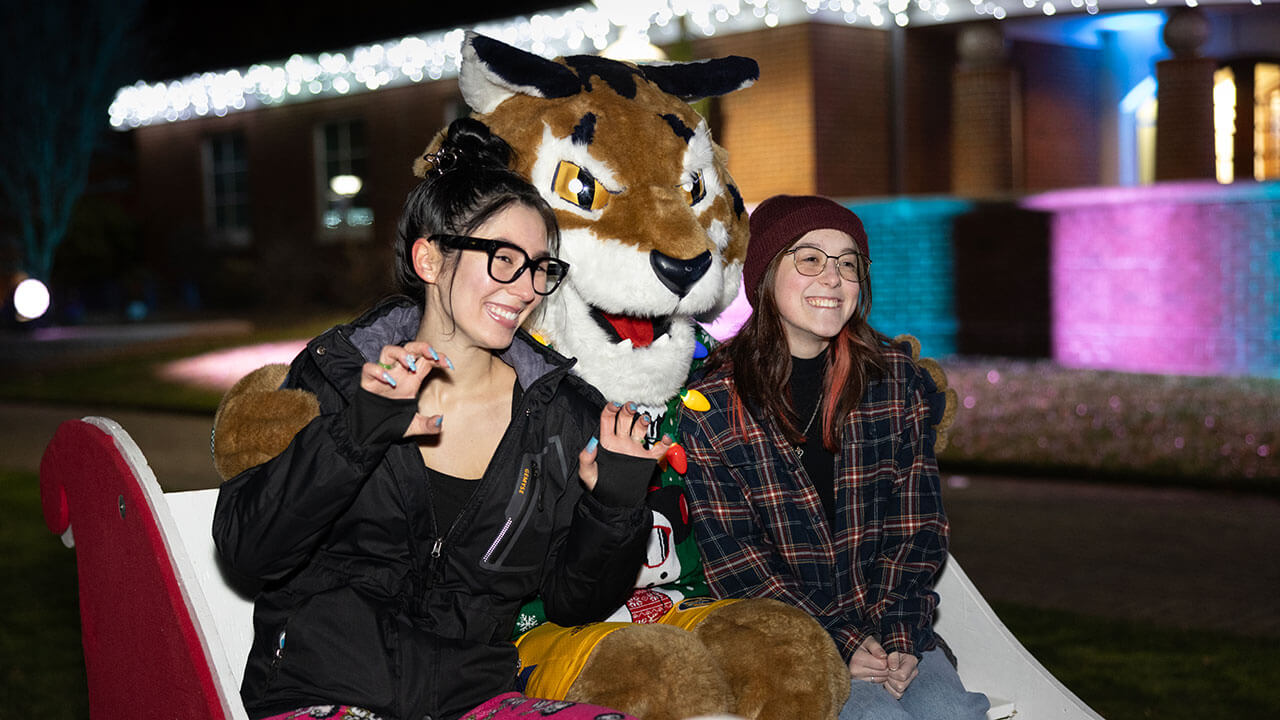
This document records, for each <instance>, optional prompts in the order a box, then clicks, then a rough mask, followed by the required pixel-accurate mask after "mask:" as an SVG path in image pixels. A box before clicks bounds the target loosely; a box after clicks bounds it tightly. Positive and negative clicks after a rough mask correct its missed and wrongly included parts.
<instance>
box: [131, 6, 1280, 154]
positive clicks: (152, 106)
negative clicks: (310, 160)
mask: <svg viewBox="0 0 1280 720" xmlns="http://www.w3.org/2000/svg"><path fill="white" fill-rule="evenodd" d="M1069 1H1070V2H1071V4H1072V6H1073V7H1075V8H1079V7H1080V2H1081V0H1069ZM1160 1H1161V0H1146V3H1147V4H1148V5H1155V4H1156V3H1157V2H1160ZM1163 1H1164V3H1165V4H1182V3H1185V4H1187V5H1190V6H1192V7H1194V6H1195V5H1196V4H1198V2H1199V0H1163ZM1253 2H1254V3H1255V4H1258V3H1259V2H1260V0H1253ZM1004 3H1009V7H1008V8H1006V6H1005V5H1004ZM966 5H967V6H968V10H969V11H970V12H972V13H973V14H974V15H978V16H983V15H985V16H990V17H993V18H995V19H997V20H1001V19H1004V18H1005V17H1007V16H1008V15H1009V14H1010V12H1011V11H1013V12H1017V13H1018V14H1026V13H1031V12H1040V13H1043V14H1044V15H1053V14H1055V13H1056V12H1058V8H1057V7H1056V6H1055V5H1054V3H1053V2H1041V0H1021V2H1020V1H1019V0H970V2H969V3H967V4H966V3H958V6H959V7H965V6H966ZM1084 7H1085V10H1086V11H1087V12H1088V13H1089V14H1091V15H1092V14H1097V12H1098V10H1099V9H1098V6H1097V2H1096V0H1084ZM676 18H683V19H684V20H685V21H686V24H687V27H688V29H689V31H691V32H693V33H694V34H696V35H701V36H704V37H710V36H713V35H716V34H717V33H719V34H731V33H738V32H747V31H751V30H760V29H763V28H772V27H777V26H779V25H789V24H795V23H805V22H813V21H815V20H816V21H821V22H832V23H845V24H857V25H864V24H870V25H871V26H873V27H886V26H891V25H896V26H898V27H906V26H908V25H909V24H910V23H912V22H916V23H921V22H923V23H928V22H946V21H948V20H954V19H956V18H955V17H953V16H952V8H951V5H950V4H949V3H948V2H947V0H595V4H584V5H579V6H577V7H574V8H569V9H566V10H564V11H560V12H558V13H556V14H546V13H538V14H535V15H533V16H532V17H528V18H526V17H515V18H509V19H507V20H502V21H495V22H490V23H481V24H477V25H474V26H472V27H471V28H470V29H473V30H475V31H476V32H479V33H482V34H484V35H489V36H491V37H494V38H497V39H498V40H501V41H503V42H505V43H507V44H510V45H514V46H516V47H520V48H524V49H526V50H529V51H530V52H533V53H535V54H537V55H541V56H543V57H547V58H552V57H556V56H559V55H573V54H582V53H595V52H599V51H601V50H603V49H604V48H606V47H607V46H608V45H609V44H611V43H613V42H614V41H616V40H618V38H619V37H621V35H622V33H623V32H624V31H625V32H628V33H631V32H639V33H641V34H643V35H646V36H648V38H649V41H650V42H651V43H653V44H655V45H662V44H668V43H672V42H675V41H677V40H679V39H680V33H681V32H682V29H681V23H676V22H672V20H674V19H676ZM464 36H465V33H464V30H463V29H462V28H457V29H453V30H447V31H439V32H433V33H428V34H423V35H415V36H409V37H404V38H400V39H399V40H389V41H386V42H380V43H373V44H370V45H365V46H361V47H357V48H354V49H352V50H350V51H348V52H333V53H328V52H325V53H320V54H319V55H316V56H311V55H293V56H291V57H290V58H288V59H287V60H285V61H284V62H283V63H278V64H271V63H258V64H254V65H251V66H250V67H248V68H246V69H234V70H227V71H224V72H206V73H201V74H198V75H190V76H188V77H186V78H185V79H182V80H172V81H167V82H157V83H146V82H143V81H139V82H137V83H135V84H133V85H130V86H127V87H123V88H120V89H119V90H118V91H117V92H116V96H115V100H114V101H113V102H112V103H111V106H110V108H109V110H108V119H109V121H110V123H111V126H112V127H113V128H116V129H118V130H129V129H132V128H136V127H140V126H143V125H151V124H154V123H161V122H178V121H182V120H188V119H191V118H196V117H207V116H209V115H215V116H218V117H223V116H225V115H227V114H229V113H234V112H238V111H242V110H252V109H255V108H260V107H265V106H271V105H277V104H282V103H288V102H301V101H307V100H313V99H318V98H323V97H333V96H340V95H347V94H352V93H359V92H368V91H373V90H379V89H382V88H388V87H397V86H401V85H408V84H413V83H420V82H429V81H434V80H440V79H442V78H448V77H456V76H457V74H458V66H459V63H460V61H461V46H462V40H463V38H464Z"/></svg>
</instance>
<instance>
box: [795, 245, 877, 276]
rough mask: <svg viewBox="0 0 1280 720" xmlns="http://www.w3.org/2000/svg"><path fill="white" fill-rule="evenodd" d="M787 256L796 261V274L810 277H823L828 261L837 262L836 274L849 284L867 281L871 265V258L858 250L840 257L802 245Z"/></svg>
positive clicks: (842, 254) (844, 253) (841, 254)
mask: <svg viewBox="0 0 1280 720" xmlns="http://www.w3.org/2000/svg"><path fill="white" fill-rule="evenodd" d="M785 254H787V255H790V256H791V259H792V260H794V261H795V263H796V272H798V273H800V274H801V275H807V276H809V277H813V276H814V275H821V274H822V271H823V270H826V269H827V260H835V261H836V272H838V273H840V277H842V278H844V279H845V280H847V281H849V282H862V281H864V280H866V278H867V266H868V265H870V264H871V258H869V257H867V256H866V255H863V254H862V253H860V252H858V251H856V250H850V251H849V252H843V253H840V254H839V255H828V254H826V253H825V252H823V251H821V250H819V249H818V248H816V247H813V246H811V245H801V246H800V247H798V248H795V249H792V250H788V251H787V252H786V253H785Z"/></svg>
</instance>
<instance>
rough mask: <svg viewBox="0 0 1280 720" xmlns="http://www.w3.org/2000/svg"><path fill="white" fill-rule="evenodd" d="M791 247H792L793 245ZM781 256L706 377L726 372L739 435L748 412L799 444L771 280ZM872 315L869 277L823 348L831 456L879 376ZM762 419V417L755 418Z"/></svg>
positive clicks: (825, 428)
mask: <svg viewBox="0 0 1280 720" xmlns="http://www.w3.org/2000/svg"><path fill="white" fill-rule="evenodd" d="M793 244H794V243H793ZM784 255H785V253H782V252H779V253H778V254H777V255H775V256H774V258H773V260H772V261H771V262H770V263H769V266H768V267H767V268H766V269H765V272H764V276H763V277H762V279H761V281H760V286H759V287H760V292H759V294H758V296H757V300H756V305H755V311H754V312H752V313H751V317H749V318H748V319H747V322H746V323H745V324H743V326H742V328H741V329H740V330H738V334H737V335H735V336H734V337H732V338H730V339H729V340H728V341H727V342H725V343H724V344H723V345H721V346H720V347H718V348H716V349H715V351H714V352H712V354H711V357H710V358H708V360H707V374H708V375H710V374H713V373H715V372H717V371H722V372H728V373H730V374H731V375H732V377H733V383H734V385H735V386H736V388H737V393H736V394H735V396H734V400H733V402H734V407H733V410H732V412H731V416H732V417H733V418H734V420H733V423H734V426H735V428H737V429H738V432H739V434H741V433H742V432H743V427H744V425H743V420H744V418H745V417H746V413H747V412H748V409H747V408H748V407H750V408H752V409H753V410H754V411H756V412H759V413H762V414H763V415H764V417H771V418H774V419H776V421H777V423H778V426H779V428H780V429H781V430H782V434H783V435H784V436H785V437H786V438H787V440H789V441H790V442H792V443H795V444H801V443H803V442H804V434H803V433H802V432H800V430H799V429H798V426H799V422H797V421H798V420H799V418H798V416H797V414H796V410H795V403H794V402H793V399H792V397H791V390H790V387H789V386H790V381H791V352H790V349H789V346H788V345H787V336H786V332H785V331H784V330H783V328H782V315H781V313H780V312H779V311H778V302H777V299H776V298H774V291H773V288H774V278H775V277H776V276H777V273H778V265H779V263H780V262H781V259H782V258H783V257H784ZM870 312H871V278H870V275H868V276H867V278H866V279H865V280H864V281H863V282H861V283H859V284H858V306H857V308H855V309H854V311H853V315H852V316H850V318H849V321H848V322H847V323H845V326H844V327H843V328H841V329H840V332H839V334H837V335H836V336H835V337H834V338H832V340H831V344H830V345H829V346H828V348H827V365H826V372H825V373H824V374H823V381H822V398H821V402H822V445H823V447H825V448H826V449H827V450H829V451H830V452H833V453H834V452H838V451H839V448H840V426H841V424H842V423H843V421H844V418H845V417H847V416H848V415H849V413H851V412H853V410H854V409H855V408H857V406H858V403H859V402H861V400H862V393H863V391H864V390H865V389H866V387H867V383H868V382H869V381H870V380H871V379H872V378H874V377H876V376H877V375H878V374H880V373H882V372H884V370H885V368H886V363H885V359H884V350H885V348H886V347H888V344H889V339H888V338H887V337H885V336H884V335H882V334H880V333H879V332H877V331H876V329H875V328H873V327H871V325H870V324H869V323H868V322H867V314H868V313H870ZM760 419H763V418H760Z"/></svg>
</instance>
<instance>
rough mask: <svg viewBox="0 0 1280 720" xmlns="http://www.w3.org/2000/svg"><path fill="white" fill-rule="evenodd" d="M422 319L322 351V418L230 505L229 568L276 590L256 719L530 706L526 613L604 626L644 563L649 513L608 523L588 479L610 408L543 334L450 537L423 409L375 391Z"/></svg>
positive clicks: (379, 324) (255, 659)
mask: <svg viewBox="0 0 1280 720" xmlns="http://www.w3.org/2000/svg"><path fill="white" fill-rule="evenodd" d="M418 318H419V312H418V309H417V308H416V307H415V306H414V305H413V304H412V303H411V302H409V301H408V300H405V299H401V300H396V301H392V302H389V303H384V304H383V305H380V306H379V307H377V308H375V309H373V310H371V311H370V312H369V313H367V314H365V315H364V316H363V317H361V318H360V319H359V320H357V321H356V322H354V323H352V324H351V325H346V326H340V327H337V328H334V329H333V330H330V331H328V332H327V333H325V334H324V335H321V336H320V337H319V338H316V339H315V340H313V341H312V342H311V343H310V344H309V345H308V346H307V349H306V350H305V351H303V352H302V353H301V354H299V356H298V357H297V358H296V359H295V360H294V361H293V365H292V368H291V370H290V373H289V378H288V380H286V386H288V387H298V388H303V389H306V390H310V391H312V392H314V393H316V395H317V396H318V397H319V400H320V407H321V415H320V417H318V418H316V419H315V420H313V421H312V422H311V423H310V424H309V425H307V426H306V427H305V428H304V429H303V430H302V431H301V432H299V433H298V435H297V436H296V437H295V438H294V440H293V442H292V444H290V445H289V447H288V449H287V450H285V451H284V452H283V453H282V454H281V455H279V456H278V457H276V458H275V459H273V460H271V461H269V462H267V463H265V464H263V465H260V466H258V467H256V468H252V469H250V470H247V471H245V472H244V473H242V474H241V475H239V476H237V477H235V478H233V479H231V480H229V481H228V482H227V483H226V484H224V485H223V486H222V489H221V492H220V494H219V496H218V506H217V511H216V514H215V516H214V525H213V533H214V538H215V540H216V542H217V546H218V549H219V551H220V552H221V553H222V556H223V558H224V559H226V560H227V561H228V562H229V563H230V564H231V565H232V566H233V567H234V568H235V569H236V570H238V571H240V572H242V573H245V574H247V575H249V576H251V577H255V578H259V579H261V580H263V581H264V582H265V586H264V589H263V590H262V592H261V593H260V594H259V595H258V597H257V600H256V604H255V608H254V633H255V638H254V643H253V648H252V650H251V651H250V655H249V661H248V665H247V668H246V670H245V676H244V684H243V686H242V688H241V694H242V695H243V697H244V701H245V706H246V707H247V709H248V710H249V713H250V715H252V716H255V717H257V716H263V715H269V714H272V713H277V712H283V711H286V710H289V709H292V708H297V707H301V706H306V705H313V704H327V703H345V704H351V705H358V706H361V707H365V708H368V709H370V710H373V711H376V712H378V713H380V714H383V715H385V716H386V717H389V718H399V719H400V720H422V719H423V718H432V719H437V720H439V719H443V720H451V719H452V718H457V717H459V716H460V715H461V714H462V713H464V712H466V711H467V710H469V709H471V708H472V707H474V706H475V705H478V704H479V703H481V702H483V701H484V700H487V699H488V698H490V697H493V696H494V695H497V694H500V693H502V692H505V691H508V690H511V689H513V687H514V678H515V672H516V669H517V656H516V651H515V648H514V646H513V645H512V644H511V642H510V641H509V640H508V638H510V637H511V634H512V628H513V625H514V622H515V617H516V613H517V610H518V609H519V607H520V605H521V603H523V602H524V601H526V600H528V599H529V598H531V597H532V596H534V595H535V594H540V595H541V596H542V598H543V599H544V601H545V602H546V607H547V611H548V616H549V618H550V619H551V620H552V621H554V622H557V623H560V624H565V625H572V624H578V623H582V622H588V621H592V620H598V619H600V618H602V617H603V616H605V615H607V614H608V613H609V612H611V611H612V610H613V609H614V608H616V607H617V606H619V605H620V604H622V603H623V602H624V601H625V599H626V596H627V594H628V593H629V592H630V589H631V585H632V582H633V581H634V579H635V576H636V572H637V570H638V569H639V566H640V564H641V563H642V562H643V559H644V553H645V543H646V538H647V533H648V530H649V527H650V517H649V512H648V510H645V509H644V508H643V507H640V506H639V502H637V503H636V504H637V507H609V506H606V505H604V504H602V503H601V502H600V501H599V500H597V499H596V498H595V497H593V496H592V495H591V493H588V492H587V491H586V490H585V489H584V488H583V486H582V484H581V482H580V481H579V480H578V477H577V464H578V463H577V457H578V452H579V450H581V449H582V447H584V446H585V445H586V443H587V441H588V440H589V439H590V437H591V436H592V435H593V434H594V432H595V431H596V429H597V428H598V425H599V412H600V408H601V406H602V404H603V399H602V398H601V397H600V395H599V393H598V392H596V391H595V389H594V388H592V387H591V386H589V385H587V384H586V383H584V382H582V381H581V380H580V379H578V378H577V377H576V376H574V375H571V374H570V373H569V367H570V366H571V365H572V363H571V362H570V361H566V360H565V359H564V358H562V357H560V356H559V355H557V354H555V353H554V352H553V351H551V350H549V349H547V348H545V347H543V346H541V345H539V344H538V343H536V342H534V341H532V340H531V339H530V338H529V337H528V336H527V335H525V334H524V333H523V332H521V333H520V334H518V335H517V337H516V340H515V342H514V343H512V346H511V348H510V349H508V350H507V351H506V352H505V353H504V355H503V359H504V360H506V361H507V362H508V363H510V364H511V365H512V366H513V367H514V368H515V369H516V372H517V376H518V378H519V384H520V386H521V388H522V389H523V396H522V397H521V399H520V404H519V406H518V408H517V410H516V411H515V412H514V413H513V416H512V420H511V424H510V426H509V428H508V429H507V432H506V434H505V435H504V436H503V439H502V441H501V443H500V445H499V446H498V449H497V452H496V454H495V456H494V458H493V460H492V461H491V463H490V466H489V468H488V470H487V471H486V473H485V475H484V477H483V479H482V480H481V481H480V484H479V486H478V488H477V490H476V492H475V494H474V495H473V496H472V498H471V499H470V500H469V501H468V502H467V504H466V505H465V507H464V509H463V510H462V513H461V515H460V516H459V517H458V519H457V521H456V522H455V523H454V524H453V526H452V527H451V528H442V527H438V526H437V523H436V520H435V517H434V515H433V512H432V506H431V501H430V488H429V486H430V483H431V479H430V477H429V474H428V472H427V471H426V469H425V467H424V466H423V463H422V458H421V455H420V454H419V453H418V450H417V448H416V446H415V445H414V444H413V443H405V442H399V435H400V434H401V433H403V431H404V428H405V427H406V426H407V424H408V414H410V413H412V411H413V407H414V405H415V403H413V401H388V400H385V399H382V398H379V397H377V396H374V395H372V394H370V393H366V392H364V391H362V390H359V373H360V367H361V365H362V364H363V363H364V362H365V358H376V357H377V354H378V352H379V350H380V349H381V347H382V346H383V345H386V344H392V343H395V344H401V343H404V342H405V341H407V340H409V339H411V338H412V337H413V335H414V332H415V331H416V329H417V326H418ZM648 468H649V469H651V468H652V464H651V463H650V464H649V466H648ZM609 470H610V468H608V467H607V466H604V465H602V467H601V474H602V475H601V477H602V479H603V478H604V476H605V474H606V473H607V472H609Z"/></svg>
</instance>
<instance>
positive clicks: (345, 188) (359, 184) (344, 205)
mask: <svg viewBox="0 0 1280 720" xmlns="http://www.w3.org/2000/svg"><path fill="white" fill-rule="evenodd" d="M316 142H317V146H318V148H317V153H316V156H317V158H318V161H319V172H318V173H317V176H318V177H317V179H318V181H319V183H318V185H319V187H318V191H319V207H320V231H321V237H322V238H325V239H333V240H337V239H343V240H367V239H369V238H370V237H372V235H373V208H371V207H370V206H369V191H368V188H367V187H366V181H367V179H368V167H367V166H368V151H367V145H366V144H365V127H364V121H362V120H347V121H342V122H333V123H328V124H326V125H324V126H323V127H321V128H320V129H319V131H318V133H317V137H316Z"/></svg>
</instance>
